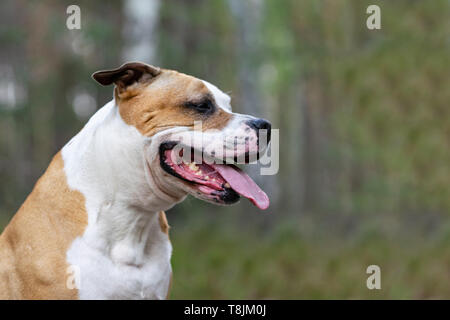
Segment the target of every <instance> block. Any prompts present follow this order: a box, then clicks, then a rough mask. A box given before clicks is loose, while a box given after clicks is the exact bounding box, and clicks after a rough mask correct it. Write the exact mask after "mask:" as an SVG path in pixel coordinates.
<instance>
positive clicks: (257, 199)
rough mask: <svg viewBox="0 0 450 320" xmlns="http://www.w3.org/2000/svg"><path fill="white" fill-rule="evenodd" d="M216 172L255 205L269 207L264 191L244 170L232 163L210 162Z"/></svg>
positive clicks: (263, 207)
mask: <svg viewBox="0 0 450 320" xmlns="http://www.w3.org/2000/svg"><path fill="white" fill-rule="evenodd" d="M211 166H212V167H213V168H214V169H215V170H217V172H218V173H219V174H220V175H221V176H222V177H223V178H224V179H225V180H226V181H227V182H228V183H229V184H230V186H231V188H232V189H233V190H234V191H236V192H237V193H239V194H240V195H242V196H244V197H246V198H248V199H249V200H250V201H251V202H252V203H253V204H254V205H255V206H257V207H258V208H260V209H262V210H265V209H267V207H269V198H268V197H267V195H266V193H265V192H264V191H262V190H261V188H260V187H258V185H257V184H256V183H255V182H254V181H253V180H252V178H250V177H249V176H248V175H247V174H246V173H245V172H244V171H242V170H241V169H239V168H238V167H236V166H233V165H224V164H211Z"/></svg>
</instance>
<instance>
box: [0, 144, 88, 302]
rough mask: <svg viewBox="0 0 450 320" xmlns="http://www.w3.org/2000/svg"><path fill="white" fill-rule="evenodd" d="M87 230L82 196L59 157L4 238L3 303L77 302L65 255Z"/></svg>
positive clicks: (0, 254)
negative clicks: (70, 182)
mask: <svg viewBox="0 0 450 320" xmlns="http://www.w3.org/2000/svg"><path fill="white" fill-rule="evenodd" d="M86 226H87V213H86V209H85V199H84V196H83V195H82V194H81V193H80V192H78V191H75V190H71V189H69V186H68V185H67V180H66V175H65V172H64V162H63V159H62V156H61V153H60V152H59V153H57V154H56V155H55V157H54V158H53V160H52V162H51V163H50V166H49V167H48V169H47V171H46V172H45V173H44V175H43V176H42V177H41V178H40V179H39V180H38V182H37V183H36V185H35V187H34V189H33V191H32V192H31V194H30V195H29V196H28V198H27V199H26V201H25V202H24V203H23V205H22V206H21V207H20V209H19V211H18V212H17V213H16V215H15V216H14V218H13V219H12V221H11V222H10V223H9V225H8V226H7V227H6V229H5V230H4V232H3V233H2V235H1V236H0V283H1V286H0V299H77V298H78V290H76V289H72V290H70V289H68V288H67V287H66V281H67V277H68V274H66V271H67V268H68V266H69V265H68V264H67V262H66V253H67V250H68V248H69V246H70V245H71V243H72V241H73V240H74V239H75V238H76V237H78V236H80V235H82V234H83V232H84V230H85V227H86Z"/></svg>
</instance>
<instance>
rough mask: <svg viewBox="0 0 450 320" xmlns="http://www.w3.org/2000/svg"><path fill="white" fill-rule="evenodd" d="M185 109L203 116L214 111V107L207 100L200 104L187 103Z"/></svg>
mask: <svg viewBox="0 0 450 320" xmlns="http://www.w3.org/2000/svg"><path fill="white" fill-rule="evenodd" d="M186 107H188V108H191V109H194V110H195V111H197V112H199V113H203V114H208V113H212V112H213V111H214V105H213V104H212V102H211V101H209V100H206V101H202V102H188V103H186Z"/></svg>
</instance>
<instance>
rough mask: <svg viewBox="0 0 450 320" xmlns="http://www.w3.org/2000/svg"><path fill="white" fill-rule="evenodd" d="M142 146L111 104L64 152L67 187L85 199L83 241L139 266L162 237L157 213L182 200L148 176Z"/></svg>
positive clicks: (93, 119)
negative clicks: (153, 239)
mask: <svg viewBox="0 0 450 320" xmlns="http://www.w3.org/2000/svg"><path fill="white" fill-rule="evenodd" d="M145 143H151V141H146V140H145V138H144V137H143V136H141V135H140V134H139V132H138V131H137V130H136V129H135V128H134V127H132V126H129V125H127V124H125V123H124V122H123V120H122V119H121V117H120V115H119V112H118V107H117V106H116V105H115V103H114V101H111V102H109V103H108V104H107V105H105V106H104V107H103V108H102V109H100V110H99V111H98V112H97V113H96V114H95V115H94V116H93V117H92V118H91V119H90V120H89V122H88V123H87V124H86V126H85V127H84V128H83V129H82V130H81V131H80V133H79V134H77V135H76V136H75V137H74V138H73V139H72V140H71V141H70V142H69V143H68V144H67V145H66V146H65V147H64V148H63V150H62V155H63V159H64V168H65V172H66V175H67V180H68V184H69V186H70V187H71V188H72V189H76V190H78V191H80V192H81V193H82V194H83V195H84V196H85V198H86V211H87V213H88V227H87V229H86V232H85V241H87V242H88V243H89V244H90V245H91V246H95V247H96V248H97V249H100V250H102V251H106V252H105V253H107V254H109V255H110V256H111V257H112V258H113V259H114V260H115V261H118V262H123V263H125V264H137V265H138V264H139V263H140V262H139V260H140V257H141V256H142V255H145V254H146V252H147V251H148V249H149V248H147V247H146V246H147V244H148V243H152V242H153V241H151V239H150V237H154V236H155V235H157V236H159V235H160V233H161V231H160V229H159V223H158V214H157V213H158V212H159V211H161V210H167V209H168V208H170V207H171V206H173V205H174V204H175V203H176V202H178V201H180V200H182V199H183V198H184V195H183V194H178V193H177V192H176V191H172V192H171V193H169V194H168V192H167V191H166V190H164V187H163V186H159V185H158V183H155V182H154V179H153V178H152V177H151V173H150V174H149V173H148V171H149V170H147V172H146V166H147V162H146V160H145V158H144V145H145ZM150 171H151V170H150ZM149 175H150V177H149ZM149 179H150V182H152V183H149ZM156 229H158V230H156Z"/></svg>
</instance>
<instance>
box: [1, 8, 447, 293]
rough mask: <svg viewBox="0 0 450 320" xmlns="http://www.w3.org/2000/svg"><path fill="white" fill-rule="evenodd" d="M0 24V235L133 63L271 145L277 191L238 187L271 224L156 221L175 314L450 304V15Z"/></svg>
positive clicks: (50, 18) (223, 214)
mask: <svg viewBox="0 0 450 320" xmlns="http://www.w3.org/2000/svg"><path fill="white" fill-rule="evenodd" d="M70 4H77V5H78V6H80V8H81V30H68V29H67V28H66V19H67V17H68V15H67V14H66V8H67V6H68V5H70ZM370 4H377V5H379V6H380V8H381V23H382V29H381V30H368V29H367V27H366V19H367V17H368V14H367V13H366V8H367V7H368V5H370ZM0 21H1V23H0V43H1V51H0V74H1V77H0V230H1V229H2V228H3V227H4V226H5V225H6V224H7V223H8V221H9V219H10V218H11V216H12V215H13V214H14V213H15V212H16V210H17V209H18V208H19V206H20V205H21V203H22V202H23V201H24V200H25V198H26V196H27V194H29V192H30V191H31V189H32V187H33V185H34V183H35V182H36V180H37V178H38V177H39V176H40V175H41V174H42V173H43V171H44V170H45V169H46V167H47V165H48V164H49V162H50V159H51V157H52V156H53V154H55V153H56V152H57V151H58V150H59V149H60V148H61V147H62V146H63V145H64V144H65V143H66V142H67V141H68V140H69V139H70V138H71V137H72V136H74V135H75V134H76V133H77V132H78V131H79V130H80V129H81V128H82V127H83V125H84V123H85V122H86V121H87V120H88V119H89V117H90V116H91V115H92V114H93V113H94V112H95V111H96V110H97V109H98V108H100V107H102V106H103V105H104V104H105V103H106V102H108V101H109V100H110V99H111V98H112V87H107V88H105V87H100V86H99V85H98V84H96V83H95V81H93V80H92V79H91V78H90V75H91V74H92V73H93V72H94V71H97V70H100V69H105V68H115V67H117V66H119V65H121V64H122V63H124V62H125V61H127V60H141V61H144V62H147V63H150V64H154V65H158V66H161V67H165V68H169V69H176V70H179V71H182V72H184V73H187V74H191V75H194V76H197V77H199V78H202V79H205V80H208V81H209V82H212V83H214V84H216V85H217V86H218V87H220V88H221V89H222V90H223V91H225V92H230V91H231V96H232V99H233V100H232V104H233V107H234V110H235V111H237V112H241V113H250V114H254V115H258V116H261V117H264V118H267V119H270V120H271V122H272V124H273V127H274V128H279V129H280V170H279V173H278V174H277V175H274V176H263V177H258V176H255V174H254V173H255V172H256V173H257V172H258V171H257V170H256V169H255V168H253V169H252V170H253V171H252V170H250V171H251V172H250V173H251V174H252V175H253V176H254V177H255V178H256V179H257V182H258V183H259V184H260V185H261V186H262V187H263V189H265V190H266V191H267V193H268V194H269V196H270V198H271V206H270V208H269V210H268V211H267V212H259V211H258V210H257V209H255V208H254V207H252V206H251V205H250V204H249V203H248V202H247V201H244V200H243V201H241V203H240V204H238V205H235V206H232V207H220V208H219V207H215V206H213V205H209V204H206V203H203V202H200V201H198V200H196V199H193V198H189V199H187V200H186V201H185V202H184V203H183V204H181V205H178V206H176V207H175V208H174V209H172V210H170V211H169V212H168V213H167V216H168V220H169V223H170V224H171V226H172V229H171V239H172V242H173V247H174V252H173V268H174V282H173V289H172V292H171V298H174V299H177V298H193V299H196V298H206V299H209V298H212V299H241V298H251V299H259V298H264V299H266V298H268V299H278V298H286V299H305V298H354V299H359V298H369V299H372V298H373V299H378V298H399V299H403V298H418V299H420V298H450V221H449V218H450V212H449V211H450V210H449V209H450V186H449V181H450V152H449V147H450V104H449V102H450V90H449V88H450V1H447V0H432V1H425V0H424V1H420V0H397V1H376V0H371V1H362V0H361V1H360V0H353V1H350V0H283V1H275V0H267V1H263V0H245V1H242V0H212V1H207V0H190V1H182V0H169V1H161V0H133V1H87V0H84V1H25V0H16V1H9V0H7V1H2V4H1V10H0ZM371 264H376V265H379V266H380V268H381V275H382V278H381V279H382V283H381V285H382V289H381V290H368V289H367V287H366V279H367V277H368V275H367V274H366V268H367V266H369V265H371Z"/></svg>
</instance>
